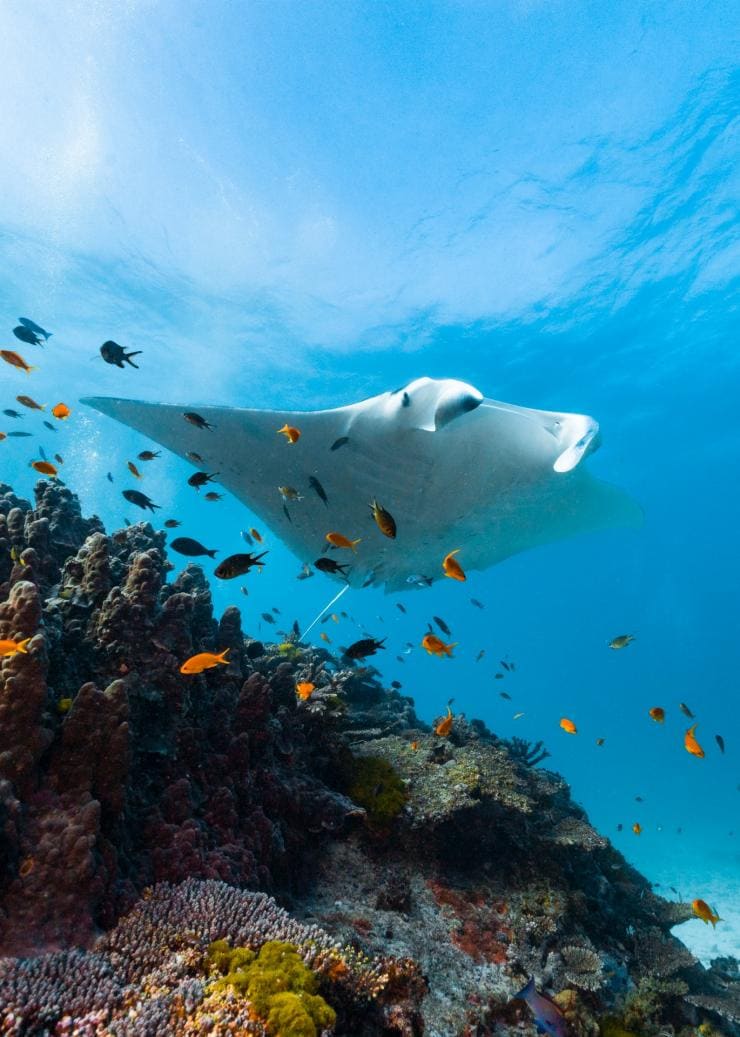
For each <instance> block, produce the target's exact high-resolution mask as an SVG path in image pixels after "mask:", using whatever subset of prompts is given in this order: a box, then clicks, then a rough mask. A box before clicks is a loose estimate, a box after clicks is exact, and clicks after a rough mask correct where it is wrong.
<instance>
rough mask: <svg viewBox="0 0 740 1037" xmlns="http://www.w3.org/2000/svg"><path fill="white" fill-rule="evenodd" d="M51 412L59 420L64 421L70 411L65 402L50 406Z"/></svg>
mask: <svg viewBox="0 0 740 1037" xmlns="http://www.w3.org/2000/svg"><path fill="white" fill-rule="evenodd" d="M51 413H52V414H53V415H54V417H55V418H57V419H58V420H59V421H65V420H66V419H67V418H68V417H69V416H70V414H71V413H72V411H71V410H70V409H69V407H68V406H67V404H66V403H57V405H56V406H55V407H52V408H51Z"/></svg>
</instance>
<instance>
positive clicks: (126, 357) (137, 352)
mask: <svg viewBox="0 0 740 1037" xmlns="http://www.w3.org/2000/svg"><path fill="white" fill-rule="evenodd" d="M141 352H142V351H141V350H140V349H136V350H134V352H133V353H124V354H123V359H124V360H125V361H126V363H127V364H131V366H132V367H135V368H136V370H137V371H138V370H139V365H138V364H135V363H134V362H133V360H132V359H131V357H132V356H140V355H141ZM121 366H122V367H123V364H122V365H121Z"/></svg>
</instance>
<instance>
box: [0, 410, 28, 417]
mask: <svg viewBox="0 0 740 1037" xmlns="http://www.w3.org/2000/svg"><path fill="white" fill-rule="evenodd" d="M3 414H4V415H5V416H6V417H7V418H22V417H23V415H22V414H19V413H18V411H17V410H10V408H8V410H4V411H3Z"/></svg>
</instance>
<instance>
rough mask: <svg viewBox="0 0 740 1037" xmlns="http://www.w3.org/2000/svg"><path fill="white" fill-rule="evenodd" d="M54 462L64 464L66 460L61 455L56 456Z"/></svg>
mask: <svg viewBox="0 0 740 1037" xmlns="http://www.w3.org/2000/svg"><path fill="white" fill-rule="evenodd" d="M54 460H55V461H56V462H57V464H64V458H63V457H62V455H61V454H54Z"/></svg>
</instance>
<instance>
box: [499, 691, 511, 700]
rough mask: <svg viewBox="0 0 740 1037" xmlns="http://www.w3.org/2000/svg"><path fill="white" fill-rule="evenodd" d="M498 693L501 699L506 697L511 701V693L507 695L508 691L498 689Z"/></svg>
mask: <svg viewBox="0 0 740 1037" xmlns="http://www.w3.org/2000/svg"><path fill="white" fill-rule="evenodd" d="M499 695H500V696H501V698H502V699H507V701H509V702H511V695H509V693H508V692H506V691H500V692H499Z"/></svg>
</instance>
